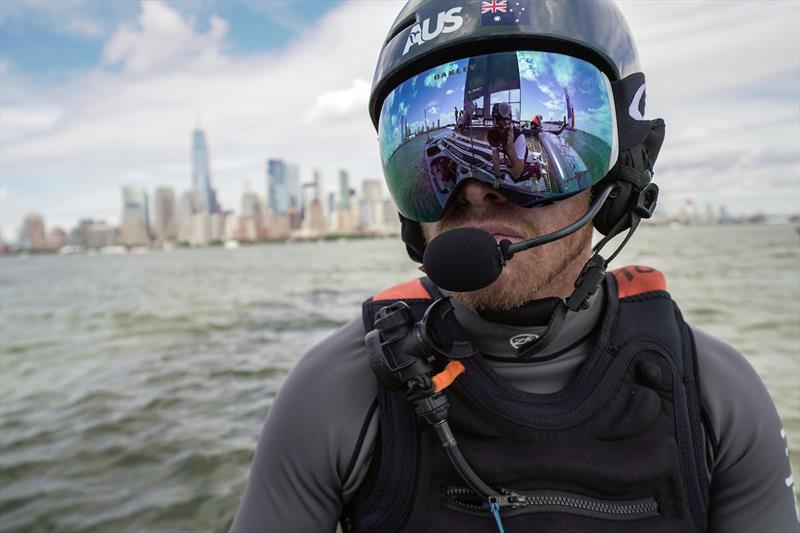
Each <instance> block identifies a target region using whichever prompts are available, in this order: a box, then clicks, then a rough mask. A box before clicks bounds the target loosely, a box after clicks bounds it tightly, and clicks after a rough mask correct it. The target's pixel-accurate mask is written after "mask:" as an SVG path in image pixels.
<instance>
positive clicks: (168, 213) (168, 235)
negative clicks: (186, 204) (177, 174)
mask: <svg viewBox="0 0 800 533" xmlns="http://www.w3.org/2000/svg"><path fill="white" fill-rule="evenodd" d="M153 203H154V204H155V221H154V224H153V232H154V233H155V237H156V239H158V241H159V242H164V241H172V240H175V238H176V237H177V236H178V226H177V221H176V217H175V193H174V192H173V190H172V188H171V187H159V188H158V189H156V192H155V197H154V202H153Z"/></svg>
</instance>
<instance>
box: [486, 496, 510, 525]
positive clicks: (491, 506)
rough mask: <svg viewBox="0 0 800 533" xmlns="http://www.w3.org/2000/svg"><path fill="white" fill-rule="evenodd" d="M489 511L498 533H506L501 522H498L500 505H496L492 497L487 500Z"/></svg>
mask: <svg viewBox="0 0 800 533" xmlns="http://www.w3.org/2000/svg"><path fill="white" fill-rule="evenodd" d="M489 511H490V512H491V513H492V516H494V521H495V522H497V529H498V531H499V532H500V533H506V530H505V529H503V521H502V520H500V504H498V503H497V498H496V497H494V496H492V497H490V498H489Z"/></svg>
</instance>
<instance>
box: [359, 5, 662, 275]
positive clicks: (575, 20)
mask: <svg viewBox="0 0 800 533" xmlns="http://www.w3.org/2000/svg"><path fill="white" fill-rule="evenodd" d="M488 4H489V3H488V2H485V1H481V0H460V1H459V0H444V1H443V0H409V1H408V2H407V3H406V5H405V6H404V7H403V9H402V11H401V12H400V14H399V15H398V17H397V19H396V20H395V22H394V24H393V25H392V27H391V29H390V31H389V34H388V36H387V38H386V40H385V42H384V44H383V47H382V49H381V52H380V55H379V57H378V63H377V66H376V69H375V75H374V78H373V83H372V91H371V95H370V100H369V112H370V116H371V118H372V121H373V124H374V125H375V127H376V129H378V128H379V121H380V118H381V110H382V107H383V106H384V102H385V101H386V100H387V98H389V97H390V96H391V95H392V92H393V91H394V90H395V89H397V88H398V87H399V86H401V84H403V83H404V82H407V81H409V80H411V79H412V78H414V77H415V76H417V75H420V74H422V73H425V72H426V71H430V70H431V69H433V68H436V67H438V66H442V65H445V64H448V62H452V61H456V60H459V59H461V58H466V57H474V56H479V55H481V54H498V55H502V53H507V52H512V51H518V50H524V51H537V52H547V53H553V54H561V55H563V56H568V57H569V58H573V59H574V60H580V61H581V62H586V63H587V64H589V65H591V66H593V67H594V68H596V69H597V70H598V71H599V72H602V74H603V75H604V76H605V78H607V80H608V82H610V90H609V95H610V97H611V98H613V101H614V103H615V106H614V109H615V110H616V113H615V115H616V116H615V117H613V118H612V120H613V119H615V132H614V137H615V138H614V139H613V143H611V144H614V151H613V153H612V156H611V159H612V160H613V159H614V157H615V156H616V162H615V163H614V162H613V161H612V162H611V163H610V164H609V167H608V169H602V172H603V174H602V176H599V177H596V178H595V179H594V180H593V181H591V182H590V183H589V185H585V186H583V188H587V187H588V186H593V189H595V188H596V187H598V186H600V183H599V181H600V180H602V182H603V185H604V186H607V184H608V183H615V184H616V185H618V187H617V188H616V189H615V191H614V193H612V195H611V196H610V197H609V200H607V201H606V203H605V204H604V205H603V208H602V210H601V211H600V213H599V214H598V215H597V216H596V217H595V218H594V221H593V222H594V225H595V227H596V228H597V229H598V230H599V231H600V232H601V233H603V234H605V235H609V234H612V233H613V234H617V233H619V232H620V231H624V229H626V228H628V227H632V226H633V227H635V224H633V223H632V221H631V220H630V219H629V217H628V215H629V214H632V213H633V214H634V215H635V214H637V213H638V215H637V216H640V217H641V218H646V217H647V216H649V214H648V210H649V213H652V208H653V207H654V204H655V202H654V198H653V196H652V194H651V196H650V198H651V199H652V202H651V204H652V205H646V204H647V202H644V203H643V201H642V199H641V198H640V193H641V192H642V191H643V190H644V189H645V188H647V187H648V186H649V187H651V189H650V190H651V192H652V188H655V185H654V184H650V180H651V176H652V166H653V163H654V162H655V159H656V157H657V156H658V151H659V149H660V147H661V143H662V142H663V134H664V123H663V121H661V120H660V119H657V120H655V121H649V120H646V119H644V117H643V113H644V75H643V74H642V73H641V72H639V70H640V67H639V58H638V54H637V51H636V45H635V43H634V40H633V36H632V35H631V32H630V29H629V28H628V25H627V23H626V22H625V19H624V18H623V16H622V13H621V12H620V10H619V9H618V8H617V6H616V5H615V4H613V3H610V2H565V1H561V0H520V1H519V2H516V1H515V2H513V4H514V6H516V10H517V11H516V13H515V14H514V15H512V16H509V15H510V12H512V11H513V10H514V7H512V5H511V4H512V2H510V1H503V0H496V1H493V2H491V4H492V5H491V6H489V5H488ZM520 4H521V5H520ZM490 10H491V11H492V12H491V13H489V11H490ZM495 12H496V13H495ZM487 15H488V16H489V17H491V20H489V19H487ZM495 22H496V23H495ZM537 52H535V53H537ZM568 99H569V96H568V95H567V105H569V100H568ZM472 107H473V103H472V102H468V101H466V99H465V102H464V114H467V115H469V116H470V117H471V116H472V112H471V110H472ZM450 109H452V107H451V108H450ZM487 111H488V109H487ZM495 112H497V115H498V116H501V117H503V118H512V110H511V107H510V106H509V104H508V103H505V102H501V103H495V104H494V105H493V106H492V115H494V114H495ZM450 114H453V113H452V111H451V112H450ZM487 114H488V113H487ZM516 114H517V118H518V117H519V112H517V113H516ZM456 115H458V111H457V110H456ZM526 116H530V115H526ZM539 120H541V119H539ZM565 120H566V119H565ZM459 122H460V123H461V122H462V121H459ZM465 122H469V120H466V121H465ZM557 122H559V123H560V122H561V116H560V115H559V116H558V121H557ZM459 125H462V124H459ZM403 127H404V128H405V129H406V130H409V128H408V126H407V125H405V124H404V126H403ZM427 127H428V126H427V123H426V128H427ZM379 131H380V130H379ZM431 159H435V158H433V157H431ZM440 166H441V165H440ZM451 182H455V179H453V178H452V177H451ZM444 186H445V187H450V190H452V186H451V185H449V184H445V185H444ZM390 189H391V187H390ZM443 190H445V189H443ZM578 190H582V189H578ZM655 191H656V193H655V194H656V196H657V188H656V189H655ZM574 192H577V191H573V194H574ZM503 193H504V194H506V192H505V191H503ZM512 193H513V191H512ZM507 195H508V194H507ZM512 196H513V194H512ZM512 196H509V198H510V199H512V200H514V201H515V202H517V203H520V205H538V204H535V203H533V202H531V201H528V200H525V201H524V202H523V201H518V200H517V199H515V198H513V197H512ZM561 197H563V195H561ZM396 199H397V198H396ZM555 199H559V198H555ZM525 202H527V203H525ZM401 213H402V210H401ZM400 218H401V222H402V234H401V236H402V238H403V241H404V242H405V244H406V249H407V251H408V253H409V256H410V257H411V258H412V259H413V260H415V261H418V262H421V260H422V254H423V251H424V247H425V241H424V238H423V236H422V231H421V227H420V225H419V223H418V222H417V221H415V220H411V219H410V218H409V217H406V216H403V215H402V214H401V216H400ZM417 220H424V219H422V218H417ZM636 223H638V221H636Z"/></svg>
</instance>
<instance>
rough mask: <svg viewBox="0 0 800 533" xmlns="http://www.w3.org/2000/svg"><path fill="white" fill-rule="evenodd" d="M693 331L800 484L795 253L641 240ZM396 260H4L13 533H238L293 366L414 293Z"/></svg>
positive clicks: (321, 254) (710, 241) (631, 255)
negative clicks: (240, 510) (764, 402)
mask: <svg viewBox="0 0 800 533" xmlns="http://www.w3.org/2000/svg"><path fill="white" fill-rule="evenodd" d="M625 263H640V264H642V263H643V264H649V265H652V266H656V267H658V268H660V269H661V270H663V271H664V272H665V273H666V274H667V279H668V284H669V286H670V290H671V292H672V293H673V295H675V297H676V298H677V299H678V300H679V302H680V303H681V305H682V308H683V310H684V313H685V315H686V317H687V319H688V320H690V321H691V322H693V323H695V324H697V325H700V326H701V327H703V328H705V329H706V330H707V331H709V332H711V333H712V334H715V335H716V336H718V337H720V338H722V339H724V340H726V341H728V342H730V343H732V344H733V345H734V346H736V347H737V348H739V350H741V351H742V352H743V353H745V354H746V355H747V356H748V358H749V360H750V361H751V363H752V364H753V366H754V367H755V368H756V369H757V370H758V372H759V374H760V375H761V376H762V378H763V379H764V381H765V382H766V384H767V387H768V388H769V390H770V392H771V393H772V395H773V398H774V399H775V401H776V403H777V406H778V409H779V411H780V412H781V415H782V417H783V421H784V425H785V426H786V429H787V434H788V438H789V441H790V445H791V446H792V454H791V455H792V462H793V465H794V471H795V472H796V473H798V474H800V453H798V450H800V239H799V238H798V235H797V233H796V232H795V230H794V228H792V227H789V226H747V227H713V228H683V229H679V230H670V229H667V228H650V227H647V228H643V229H642V230H641V231H640V233H639V235H637V238H636V239H634V241H633V242H632V243H631V245H629V248H628V249H627V250H626V252H625V253H624V254H623V257H621V258H620V259H619V260H617V261H615V264H617V265H622V264H625ZM416 275H417V272H416V270H415V265H414V264H412V263H411V262H410V261H409V260H408V259H407V258H406V257H405V254H404V251H403V249H402V246H401V245H400V244H399V242H398V241H396V240H372V241H349V242H339V243H319V244H299V243H294V244H279V245H265V246H253V247H243V248H239V249H237V250H224V249H202V250H177V251H175V252H172V253H151V254H145V255H131V256H71V257H56V256H46V257H32V258H3V259H2V260H0V349H1V350H2V353H1V355H0V529H3V530H9V531H10V530H32V529H35V530H58V531H75V530H134V529H135V530H141V529H149V530H152V529H192V530H215V531H218V530H225V529H227V527H228V526H229V524H230V522H231V520H232V518H233V514H234V513H235V510H236V507H237V505H238V498H239V496H240V495H241V492H242V490H243V488H244V483H245V481H246V477H247V472H248V464H249V461H250V459H251V456H252V453H253V450H254V447H255V442H256V439H257V436H258V432H259V430H260V426H261V423H262V420H263V418H264V415H265V413H266V411H267V410H268V409H269V406H270V404H271V402H272V399H273V397H274V395H275V393H276V391H277V389H278V387H279V386H280V384H281V382H282V381H283V379H284V378H285V377H286V375H287V373H288V371H289V370H290V369H291V368H292V366H293V365H294V364H295V362H296V361H297V359H298V357H299V356H300V355H301V354H302V353H303V352H304V351H305V350H306V349H307V348H308V347H309V346H311V345H312V344H313V343H315V342H317V341H319V340H321V339H323V338H324V337H325V336H326V335H327V334H329V333H331V332H332V331H333V330H334V329H335V328H337V327H339V326H340V325H342V324H344V323H345V322H346V321H348V320H349V319H350V318H352V317H353V316H355V315H356V314H357V313H359V312H360V302H361V301H362V300H363V299H364V298H365V297H366V296H368V295H369V294H371V293H373V292H375V291H376V290H378V289H380V288H383V287H386V286H388V285H390V284H393V283H396V282H398V281H403V280H405V279H408V278H410V277H413V276H416Z"/></svg>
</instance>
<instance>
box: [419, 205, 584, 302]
mask: <svg viewBox="0 0 800 533" xmlns="http://www.w3.org/2000/svg"><path fill="white" fill-rule="evenodd" d="M580 196H583V195H580ZM559 204H563V205H558V207H557V208H556V205H557V204H554V205H553V206H549V207H545V208H533V209H538V210H541V211H542V214H543V215H544V211H545V210H548V211H549V212H548V213H547V214H546V216H542V217H537V218H536V219H535V220H533V221H526V220H524V219H523V220H521V219H520V217H518V216H517V217H514V216H513V215H514V213H513V212H511V213H509V211H508V210H507V206H506V209H497V210H495V211H492V209H493V208H488V209H483V208H481V209H470V208H464V209H455V210H453V211H451V212H448V213H446V214H445V217H444V218H443V219H442V220H440V221H438V222H434V223H431V224H423V225H422V230H423V234H424V235H425V239H426V241H430V240H431V239H433V238H435V237H436V236H437V235H439V234H440V233H442V232H444V231H448V230H451V229H456V228H459V227H464V226H466V225H469V222H470V221H472V222H475V221H481V220H493V221H496V222H502V223H504V224H508V225H510V226H512V227H514V228H516V229H517V231H518V232H519V233H520V234H521V235H523V236H524V238H525V239H531V238H533V237H538V236H540V235H545V234H547V233H550V232H552V231H555V230H557V229H559V228H562V227H564V226H566V225H568V224H570V223H572V222H574V221H575V220H577V219H578V218H579V217H580V216H582V215H583V214H584V213H586V210H587V209H588V204H589V199H588V194H587V195H586V196H585V199H582V198H580V197H573V198H571V199H568V200H563V201H561V202H559ZM516 209H524V208H516ZM512 211H514V210H513V209H512ZM591 242H592V225H591V223H589V224H587V225H585V226H584V227H582V228H581V229H579V230H578V231H576V232H575V233H573V234H571V235H568V236H567V237H564V238H562V239H558V240H556V241H553V242H551V243H548V244H545V245H542V246H538V247H536V248H532V249H530V250H525V251H523V252H519V253H518V254H516V255H514V257H512V258H511V259H510V260H509V261H508V263H507V264H506V266H505V267H504V268H503V271H502V273H501V274H500V277H499V278H498V279H497V280H496V281H495V282H494V283H492V284H491V285H489V286H488V287H484V288H483V289H478V290H476V291H470V292H456V293H453V298H454V299H456V300H458V301H460V302H462V303H463V304H464V305H466V306H467V307H469V308H472V309H492V310H506V309H512V308H514V307H519V306H520V305H522V304H524V303H526V302H529V301H531V300H536V299H541V298H547V297H551V296H556V297H562V298H565V297H567V296H569V294H571V292H572V289H573V288H574V284H575V280H576V279H577V277H578V275H579V274H580V272H581V269H582V268H583V265H584V263H585V262H586V261H587V260H588V259H589V257H590V254H591Z"/></svg>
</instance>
